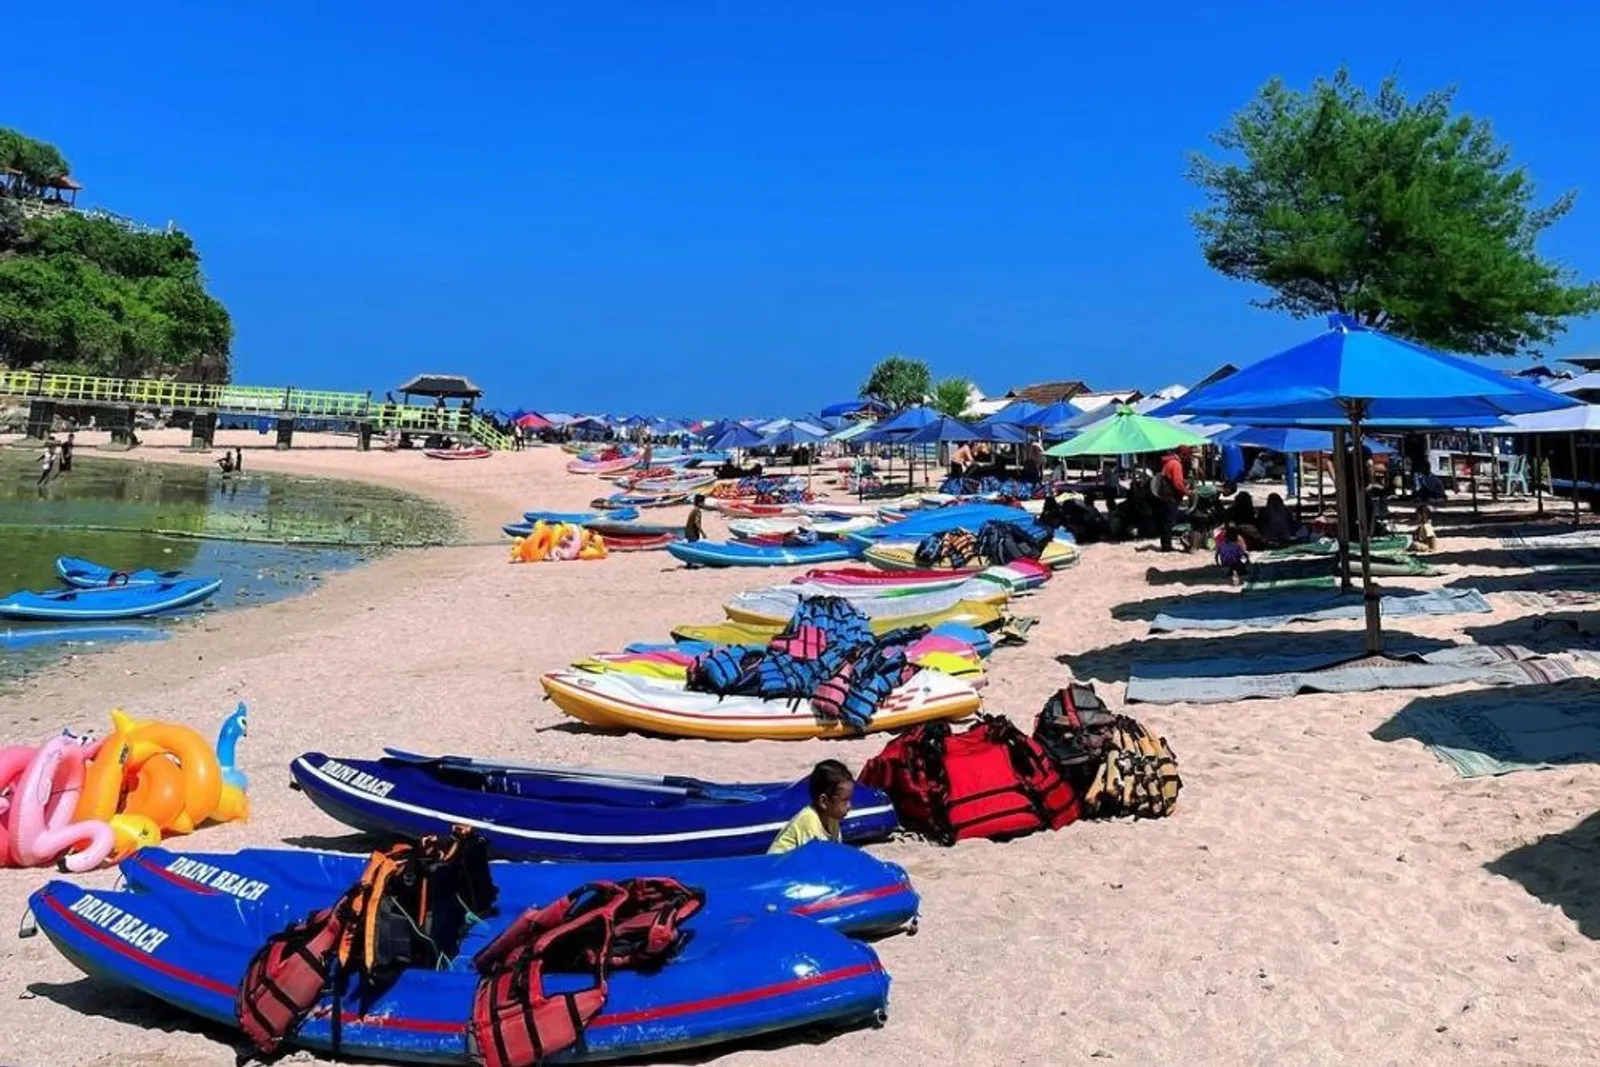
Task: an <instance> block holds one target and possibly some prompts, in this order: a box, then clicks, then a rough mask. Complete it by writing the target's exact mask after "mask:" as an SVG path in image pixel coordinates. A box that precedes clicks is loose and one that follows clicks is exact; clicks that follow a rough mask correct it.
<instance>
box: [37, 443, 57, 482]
mask: <svg viewBox="0 0 1600 1067" xmlns="http://www.w3.org/2000/svg"><path fill="white" fill-rule="evenodd" d="M55 472H56V439H55V438H54V437H51V438H49V439H47V440H46V441H45V443H44V451H43V452H40V453H39V481H38V483H37V484H39V485H43V484H44V483H45V482H48V481H49V480H50V476H51V475H52V474H54V473H55Z"/></svg>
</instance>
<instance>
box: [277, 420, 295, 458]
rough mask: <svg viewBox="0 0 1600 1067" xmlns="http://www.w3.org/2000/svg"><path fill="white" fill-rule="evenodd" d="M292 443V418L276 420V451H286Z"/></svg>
mask: <svg viewBox="0 0 1600 1067" xmlns="http://www.w3.org/2000/svg"><path fill="white" fill-rule="evenodd" d="M293 445H294V418H293V417H292V416H291V417H287V418H282V419H279V420H278V445H277V448H278V451H279V452H283V451H287V450H288V449H289V448H290V447H292V446H293Z"/></svg>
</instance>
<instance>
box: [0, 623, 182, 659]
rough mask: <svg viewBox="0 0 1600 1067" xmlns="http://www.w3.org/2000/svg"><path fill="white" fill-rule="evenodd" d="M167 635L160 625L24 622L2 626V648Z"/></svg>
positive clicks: (11, 649) (17, 649)
mask: <svg viewBox="0 0 1600 1067" xmlns="http://www.w3.org/2000/svg"><path fill="white" fill-rule="evenodd" d="M167 636H168V633H167V631H166V630H164V629H162V628H161V627H159V626H107V625H102V624H98V623H96V624H91V625H89V626H24V627H17V628H15V629H5V630H0V649H5V650H6V651H7V652H21V651H22V650H23V649H27V648H37V647H39V646H41V645H67V644H85V645H96V644H102V643H109V642H113V641H160V640H162V639H164V638H166V637H167Z"/></svg>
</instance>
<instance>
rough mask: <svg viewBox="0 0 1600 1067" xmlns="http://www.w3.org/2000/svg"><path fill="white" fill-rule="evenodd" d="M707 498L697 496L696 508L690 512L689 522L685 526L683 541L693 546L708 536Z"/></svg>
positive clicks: (697, 494) (695, 500)
mask: <svg viewBox="0 0 1600 1067" xmlns="http://www.w3.org/2000/svg"><path fill="white" fill-rule="evenodd" d="M705 507H706V498H705V497H704V496H703V495H701V494H699V493H696V494H695V498H694V508H693V509H692V510H691V511H690V512H689V518H688V520H687V521H686V522H685V523H684V524H683V539H684V540H685V541H688V542H689V543H690V544H693V543H694V542H696V541H700V540H703V539H704V538H705V536H706V512H705Z"/></svg>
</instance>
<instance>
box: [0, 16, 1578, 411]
mask: <svg viewBox="0 0 1600 1067" xmlns="http://www.w3.org/2000/svg"><path fill="white" fill-rule="evenodd" d="M14 7H15V9H14V10H10V11H8V12H7V15H6V26H7V35H8V36H9V37H12V38H13V39H14V40H20V41H26V42H31V44H29V45H28V46H26V47H22V48H8V50H7V57H6V64H5V76H4V80H5V83H6V85H7V86H8V89H7V91H6V93H5V104H4V105H3V106H0V124H5V125H12V126H15V127H17V128H20V129H22V130H23V131H24V132H27V133H29V134H32V135H34V136H38V137H41V138H43V139H46V140H50V141H53V142H55V143H56V144H58V145H59V146H60V147H61V148H62V150H63V151H64V152H65V153H66V154H67V156H68V158H69V159H70V160H71V161H72V163H73V167H74V172H75V173H76V175H77V176H78V177H79V178H80V180H82V181H83V182H84V183H85V185H86V186H87V192H86V194H85V202H86V203H90V202H92V203H98V204H103V205H105V206H108V207H112V208H114V209H116V210H119V211H122V212H124V213H126V214H130V215H133V216H136V217H138V218H141V219H144V220H147V221H150V222H155V223H162V222H165V221H166V220H167V219H169V218H170V219H174V220H176V221H177V222H178V223H179V224H180V225H181V226H183V227H184V228H185V229H187V230H189V231H190V232H192V233H193V234H194V235H195V237H196V239H197V240H198V242H199V244H200V247H201V251H202V253H203V255H204V256H205V264H206V270H207V273H208V275H209V277H210V280H211V284H212V287H213V289H214V291H215V292H216V293H217V294H218V295H219V296H220V297H221V298H222V299H223V300H224V301H225V302H226V303H227V304H228V306H229V307H230V309H231V310H232V312H233V315H234V321H235V324H236V328H237V340H236V343H235V348H234V355H235V368H236V371H235V376H236V378H237V379H238V380H240V381H244V382H250V383H258V384H296V385H304V386H307V387H314V386H315V387H326V388H357V389H365V388H374V389H380V390H381V389H384V388H387V387H389V386H392V385H393V384H395V383H397V382H398V381H400V380H402V379H403V378H405V377H408V376H409V375H410V374H412V373H414V372H416V371H420V370H438V371H459V372H464V373H467V374H469V375H471V376H472V377H474V378H476V379H478V380H479V382H480V384H482V385H483V386H484V387H485V388H486V389H487V390H488V391H489V393H490V397H489V400H490V402H491V403H493V404H497V405H503V406H520V405H527V406H531V407H535V408H539V407H542V408H547V409H568V410H570V409H601V408H606V409H611V410H644V411H659V412H675V413H686V414H695V413H701V412H759V413H781V412H787V411H797V410H804V409H811V408H815V407H816V406H818V405H820V404H821V403H824V402H826V401H829V400H834V399H838V398H840V397H845V396H849V395H851V394H853V393H854V392H855V390H856V388H857V387H858V386H859V384H860V382H861V380H862V379H863V378H864V376H865V374H866V372H867V370H868V369H869V367H870V366H871V364H872V362H873V361H874V360H875V359H877V358H879V357H881V356H884V355H887V354H890V353H892V352H903V353H905V354H907V355H912V356H917V357H920V358H923V359H925V360H927V361H928V363H929V364H930V365H931V366H932V368H933V370H934V372H935V373H936V374H938V375H945V374H964V375H968V376H971V377H973V378H974V379H975V380H976V381H977V382H978V384H979V385H980V386H981V387H982V388H984V389H985V390H987V391H989V392H993V393H998V392H1003V391H1004V390H1005V389H1006V388H1008V387H1010V386H1013V385H1020V384H1025V383H1028V382H1033V381H1039V380H1044V379H1055V378H1075V377H1081V378H1084V379H1087V380H1088V381H1089V382H1090V383H1091V384H1092V385H1094V386H1096V387H1107V388H1109V387H1126V386H1141V387H1146V388H1152V387H1156V386H1160V385H1164V384H1167V383H1169V382H1174V381H1180V382H1181V381H1190V380H1193V379H1195V378H1197V377H1199V376H1200V375H1202V374H1205V373H1207V372H1208V371H1209V370H1211V369H1212V367H1214V366H1215V365H1216V364H1218V363H1220V362H1222V361H1225V360H1231V361H1233V362H1249V361H1251V360H1254V359H1257V358H1260V357H1262V356H1265V355H1269V354H1271V353H1272V352H1275V351H1277V350H1279V349H1281V348H1284V347H1286V346H1288V345H1289V344H1292V343H1295V342H1296V341H1298V340H1301V339H1303V338H1304V337H1306V336H1307V335H1309V334H1310V333H1312V332H1315V330H1316V329H1317V328H1318V326H1317V325H1316V324H1315V323H1310V322H1295V321H1293V320H1291V319H1288V318H1286V317H1283V316H1280V315H1274V314H1270V313H1267V312H1262V311H1258V310H1256V309H1254V308H1252V307H1250V305H1249V303H1248V301H1249V299H1250V297H1251V296H1252V295H1253V294H1252V292H1251V291H1250V289H1249V288H1248V287H1246V286H1244V285H1241V284H1238V283H1234V282H1229V281H1227V280H1225V279H1222V278H1219V277H1217V276H1215V275H1214V274H1212V273H1211V272H1210V271H1209V270H1208V268H1207V267H1206V266H1205V263H1204V261H1203V260H1202V259H1201V257H1200V254H1199V251H1198V249H1197V246H1196V242H1195V239H1194V236H1193V233H1192V231H1191V230H1190V228H1189V225H1188V222H1187V213H1188V212H1189V211H1190V210H1191V209H1192V208H1193V207H1194V206H1195V205H1196V203H1197V199H1198V198H1197V196H1196V194H1195V192H1194V191H1193V190H1192V189H1191V188H1190V187H1189V186H1188V185H1187V184H1186V182H1185V181H1184V178H1183V171H1184V160H1185V154H1186V153H1187V152H1188V151H1189V150H1192V149H1196V148H1202V147H1204V146H1205V144H1206V138H1207V136H1208V135H1209V133H1211V132H1212V131H1213V130H1215V129H1216V128H1218V127H1219V126H1220V125H1221V124H1222V123H1223V122H1224V120H1225V119H1226V118H1227V116H1228V115H1230V114H1231V113H1232V112H1234V111H1235V110H1237V109H1238V108H1239V107H1240V106H1241V105H1243V104H1244V103H1245V102H1246V101H1247V100H1248V99H1249V97H1250V96H1251V94H1252V93H1253V92H1254V91H1255V90H1256V89H1257V88H1258V87H1259V86H1260V84H1261V83H1263V82H1264V81H1266V80H1267V79H1268V78H1269V77H1270V76H1272V75H1274V74H1279V75H1282V76H1284V77H1286V78H1287V79H1289V80H1290V81H1291V82H1293V83H1296V84H1301V85H1304V84H1306V83H1309V81H1310V80H1311V79H1312V78H1314V77H1315V76H1317V75H1319V74H1327V73H1331V72H1332V71H1333V70H1334V69H1335V68H1336V67H1337V66H1338V65H1339V64H1340V63H1341V62H1346V63H1349V64H1350V65H1351V67H1352V69H1353V71H1354V72H1355V74H1356V75H1357V77H1358V78H1360V79H1361V80H1363V81H1365V82H1367V83H1369V84H1375V83H1376V82H1377V81H1378V80H1379V79H1380V78H1381V77H1382V76H1383V75H1385V74H1387V73H1389V72H1391V71H1398V72H1399V73H1400V75H1401V77H1402V79H1403V80H1404V82H1405V84H1406V86H1407V87H1408V89H1410V90H1412V91H1414V92H1420V91H1422V90H1425V89H1429V88H1435V87H1440V86H1443V85H1447V84H1451V83H1454V84H1457V85H1459V87H1460V96H1459V98H1458V103H1459V105H1460V106H1461V107H1462V108H1464V109H1465V110H1468V111H1470V112H1472V113H1474V114H1480V115H1483V116H1486V117H1488V118H1490V119H1492V120H1493V122H1494V123H1495V126H1496V129H1497V131H1498V133H1499V134H1500V135H1501V136H1502V137H1504V138H1506V139H1508V140H1509V141H1510V142H1511V143H1512V144H1513V146H1514V149H1515V155H1516V158H1517V160H1518V161H1519V162H1520V163H1523V164H1525V165H1526V166H1527V167H1528V168H1529V170H1530V171H1531V172H1532V174H1533V175H1534V177H1535V178H1536V179H1537V180H1538V182H1539V183H1540V187H1541V189H1542V190H1543V191H1545V192H1546V193H1549V194H1554V193H1555V192H1557V191H1559V190H1562V189H1568V188H1575V189H1577V190H1579V194H1580V195H1579V203H1578V207H1577V209H1576V210H1575V211H1574V213H1573V214H1572V215H1571V216H1569V218H1568V219H1567V220H1566V221H1565V222H1563V223H1562V224H1561V225H1560V226H1559V227H1558V228H1557V230H1556V231H1555V232H1554V233H1553V234H1551V235H1550V237H1549V238H1548V239H1547V240H1546V243H1545V245H1544V251H1545V252H1547V253H1548V254H1551V255H1554V256H1556V257H1558V258H1560V259H1562V260H1564V261H1566V262H1567V263H1569V264H1570V265H1571V266H1573V267H1574V268H1576V269H1578V270H1579V271H1581V272H1583V273H1584V274H1585V276H1593V275H1600V240H1597V238H1600V182H1597V181H1596V180H1595V176H1596V167H1597V164H1600V140H1597V139H1596V137H1595V131H1596V130H1597V129H1600V121H1597V120H1600V95H1597V94H1596V93H1594V91H1593V77H1592V73H1591V71H1592V69H1593V56H1592V49H1593V43H1594V42H1595V41H1596V40H1600V8H1595V7H1593V6H1592V5H1587V4H1582V3H1578V2H1576V0H1573V2H1561V3H1537V2H1535V3H1533V4H1525V5H1520V6H1518V7H1517V8H1516V9H1515V12H1514V16H1515V17H1512V12H1511V11H1509V10H1508V9H1507V8H1505V6H1504V5H1503V4H1495V5H1492V6H1491V5H1489V4H1487V3H1477V2H1468V3H1458V4H1454V5H1449V6H1439V5H1423V4H1399V3H1391V4H1387V5H1384V4H1366V3H1345V4H1341V5H1339V9H1338V26H1337V27H1336V26H1335V25H1333V23H1332V22H1330V20H1329V19H1328V17H1327V11H1326V9H1324V8H1320V7H1317V6H1316V5H1309V6H1308V5H1285V4H1267V3H1255V2H1234V3H1226V4H1223V3H1217V4H1208V3H1198V2H1189V3H1169V2H1156V3H1146V4H1140V5H1105V6H1101V5H1080V4H1065V3H1004V2H991V3H976V2H974V3H941V2H937V0H925V2H921V3H912V2H897V0H873V2H868V3H860V2H850V3H846V2H838V0H812V2H808V3H801V2H793V3H777V2H761V0H739V2H732V0H729V2H724V3H713V2H705V3H695V4H690V3H681V2H670V0H654V2H646V0H640V2H636V3H603V2H595V3H583V4H561V5H558V4H553V3H516V4H500V5H495V4H487V5H471V6H469V7H465V8H461V9H459V13H455V12H454V11H453V10H452V8H451V7H450V6H449V5H439V4H427V5H423V4H415V3H409V2H389V3H384V4H367V3H355V2H350V3H339V4H315V5H313V4H309V3H275V4H244V3H211V2H208V3H198V2H196V3H159V2H156V3H151V4H126V3H117V4H111V3H101V2H83V3H74V4H73V5H71V6H70V7H69V8H66V9H63V8H60V7H59V6H58V5H57V6H52V5H48V4H46V5H37V4H33V5H20V6H14ZM68 38H70V40H68ZM1591 348H1600V322H1597V321H1595V320H1590V321H1586V322H1581V323H1577V324H1575V325H1574V327H1573V328H1572V330H1571V331H1570V332H1569V333H1568V334H1567V336H1566V337H1565V338H1564V339H1563V340H1562V341H1561V342H1560V343H1559V344H1558V346H1557V347H1556V349H1555V350H1554V354H1556V355H1559V354H1561V353H1563V352H1564V353H1569V354H1570V353H1575V352H1578V351H1582V350H1585V349H1591Z"/></svg>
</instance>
